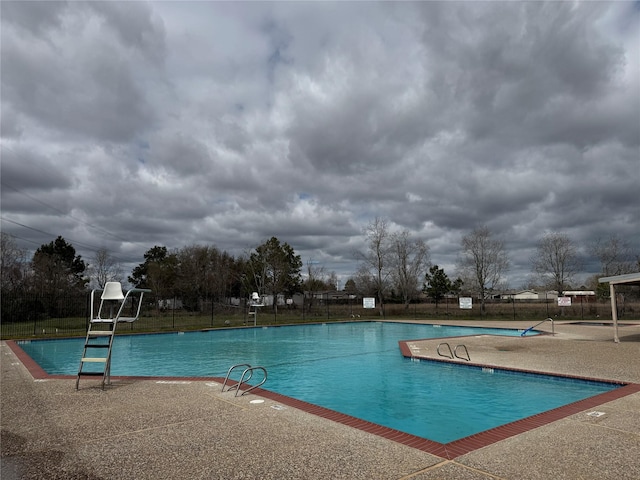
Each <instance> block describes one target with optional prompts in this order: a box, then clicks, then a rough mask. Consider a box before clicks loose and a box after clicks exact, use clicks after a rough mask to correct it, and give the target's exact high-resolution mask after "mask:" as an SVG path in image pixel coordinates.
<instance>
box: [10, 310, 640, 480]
mask: <svg viewBox="0 0 640 480" xmlns="http://www.w3.org/2000/svg"><path fill="white" fill-rule="evenodd" d="M429 323H436V322H429ZM441 323H443V324H447V325H473V326H485V327H486V326H496V327H506V328H518V329H524V328H527V327H529V326H531V322H462V321H443V322H441ZM636 323H640V322H636ZM538 329H539V330H543V331H547V332H550V331H551V325H550V324H543V325H540V327H539V328H538ZM555 332H556V334H555V335H554V336H551V335H548V336H537V337H525V338H521V337H489V336H473V337H463V338H455V339H450V342H449V343H450V344H451V347H452V348H454V347H455V345H457V344H464V345H465V346H466V347H467V349H468V351H469V355H470V357H471V361H472V362H473V363H477V364H480V365H485V366H493V367H507V368H516V369H522V370H528V371H540V372H548V373H557V374H563V375H569V376H578V377H587V378H597V379H605V380H613V381H619V382H626V383H631V384H640V325H637V324H636V325H630V326H621V327H620V330H619V335H620V340H621V341H620V343H619V344H615V343H614V342H613V329H612V328H611V327H606V326H586V325H575V324H568V323H564V322H557V323H556V325H555ZM406 340H411V341H410V342H408V343H409V344H411V345H410V346H411V353H412V354H413V355H415V356H419V357H423V358H427V359H437V358H439V359H441V358H442V357H440V356H439V355H438V354H437V351H436V350H437V345H438V344H439V343H441V342H443V341H447V340H445V339H435V340H420V339H406ZM1 349H2V355H1V356H0V359H1V360H0V366H1V376H0V402H1V403H0V406H1V409H0V413H1V417H0V425H1V428H2V430H1V433H2V436H1V438H0V447H1V450H0V451H1V454H2V470H1V472H0V473H1V475H0V477H1V478H2V479H3V480H7V479H23V478H24V479H40V478H41V479H58V478H59V479H93V480H97V479H111V478H118V479H120V478H121V479H136V480H138V479H146V478H148V479H197V478H203V479H204V478H207V479H305V480H307V479H308V480H312V479H397V480H400V479H415V480H429V479H456V480H466V479H469V480H484V479H496V478H497V479H518V480H519V479H545V480H546V479H557V478H563V479H614V478H615V479H637V478H640V392H637V393H631V394H629V395H627V396H624V397H622V398H618V399H615V400H612V401H607V402H605V403H602V404H598V405H595V406H590V407H589V408H588V409H585V410H583V411H578V412H576V413H573V414H571V415H569V416H566V417H564V418H560V419H558V420H555V421H551V422H550V423H545V424H543V425H541V426H538V427H537V428H533V429H530V430H528V431H526V432H524V433H520V434H516V435H513V436H509V437H507V438H504V439H499V440H497V441H494V442H492V443H489V444H487V445H486V446H484V447H482V448H477V449H474V450H472V451H469V453H465V454H462V455H460V456H456V457H453V458H451V459H448V458H443V457H442V456H439V455H434V454H431V453H427V452H425V451H423V450H420V449H417V448H413V447H410V446H407V445H404V444H402V443H399V442H398V441H393V440H390V439H388V438H383V437H382V436H380V435H379V434H375V432H374V433H371V432H369V431H363V430H361V429H359V428H353V427H352V426H349V425H347V424H343V423H339V422H336V421H333V420H331V419H328V418H323V417H322V416H318V415H314V414H311V413H309V412H307V411H305V410H303V409H299V408H295V407H292V406H290V405H286V404H283V402H280V401H278V399H277V397H274V396H270V395H254V394H250V395H246V396H243V397H234V396H233V392H225V393H221V391H220V383H219V382H218V381H212V380H180V379H162V380H158V379H132V378H122V379H120V378H114V379H113V384H112V385H111V386H110V387H107V388H106V389H105V391H102V390H101V389H100V388H99V381H97V380H96V379H91V378H89V379H83V380H82V381H81V383H80V390H79V391H77V392H76V391H75V379H70V378H63V379H55V378H52V377H44V378H37V377H38V375H36V376H34V375H33V374H32V371H30V370H29V369H28V368H27V366H29V365H28V363H29V362H28V361H27V360H25V359H24V358H23V357H21V356H18V355H16V353H15V352H14V350H12V349H11V348H10V347H9V345H8V344H7V343H6V342H2V344H1ZM399 351H400V348H399ZM455 361H458V362H464V361H462V360H455ZM464 363H467V362H464ZM25 365H26V366H25ZM265 388H268V382H267V384H265ZM366 393H367V392H363V395H366ZM255 400H263V402H262V403H252V401H255ZM594 412H597V413H594ZM590 413H591V414H592V415H589V414H590Z"/></svg>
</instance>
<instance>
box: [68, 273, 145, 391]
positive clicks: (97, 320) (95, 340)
mask: <svg viewBox="0 0 640 480" xmlns="http://www.w3.org/2000/svg"><path fill="white" fill-rule="evenodd" d="M100 292H101V295H100V305H99V307H98V312H97V314H95V315H94V306H95V295H96V293H100ZM149 292H151V290H148V289H146V288H133V289H131V290H129V291H128V292H127V293H126V295H125V294H124V293H122V285H121V284H120V282H107V283H106V284H105V286H104V289H94V290H92V291H91V316H90V318H89V327H88V328H87V336H86V338H85V341H84V349H83V350H82V358H81V359H80V366H79V367H78V376H77V378H76V390H78V385H79V383H80V377H81V376H101V377H102V389H103V390H104V385H105V382H106V383H107V384H110V383H111V350H112V349H113V339H114V337H115V333H116V326H117V325H118V323H121V322H125V323H131V322H135V321H136V320H137V319H138V317H139V316H140V309H141V308H142V298H143V297H144V294H145V293H149ZM137 294H139V296H138V299H137V302H138V305H137V307H132V311H134V312H135V315H134V316H130V317H127V316H124V315H123V313H124V309H125V306H126V305H128V304H129V299H131V302H133V301H134V300H133V297H134V296H136V295H137ZM107 307H108V308H107ZM107 309H108V310H109V312H108V313H106V310H107ZM114 311H116V312H117V313H116V314H115V316H114V314H113V312H114ZM100 349H102V350H106V351H107V353H106V355H105V356H103V357H100V356H93V355H92V356H87V351H91V352H93V351H96V350H100ZM95 364H102V366H103V367H102V369H101V370H99V371H96V370H83V368H84V367H86V366H87V365H95Z"/></svg>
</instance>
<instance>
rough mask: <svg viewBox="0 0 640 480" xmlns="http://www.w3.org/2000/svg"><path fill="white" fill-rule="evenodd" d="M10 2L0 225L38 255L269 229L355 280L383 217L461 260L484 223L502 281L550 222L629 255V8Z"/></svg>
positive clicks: (132, 254)
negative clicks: (66, 245) (462, 248)
mask: <svg viewBox="0 0 640 480" xmlns="http://www.w3.org/2000/svg"><path fill="white" fill-rule="evenodd" d="M0 8H1V10H2V11H1V13H2V16H1V17H2V30H1V36H2V38H1V40H2V42H1V48H2V52H1V53H2V58H1V61H2V70H1V76H2V103H1V114H2V129H1V134H2V139H3V144H2V183H3V188H2V216H3V219H5V218H6V219H7V220H4V221H3V223H2V229H3V231H7V232H9V233H14V234H15V235H17V236H18V237H19V238H20V239H21V241H24V242H26V243H25V245H26V246H27V247H28V248H36V247H37V246H39V244H42V243H45V242H49V241H51V240H52V238H55V236H57V235H62V236H64V237H65V238H66V239H67V240H68V241H71V242H72V243H74V245H76V247H77V248H78V249H79V250H80V251H81V252H82V253H83V255H84V256H85V257H90V256H91V254H92V253H91V252H92V248H93V247H98V246H102V245H105V246H108V248H109V249H110V250H112V251H113V252H114V254H115V255H117V256H118V255H119V258H121V259H122V260H123V261H125V262H127V263H128V264H136V263H139V262H140V261H142V254H143V253H144V252H145V251H146V250H148V249H149V248H151V247H152V246H154V245H165V246H167V247H168V248H179V247H182V246H186V245H189V244H193V243H213V244H215V245H216V246H218V247H219V248H222V249H225V250H227V251H229V252H231V253H233V254H241V253H243V252H244V251H246V250H248V249H250V248H252V247H255V246H257V245H258V244H259V243H261V242H262V241H264V240H266V239H268V238H269V237H271V236H277V237H278V238H280V239H281V240H282V241H286V242H288V243H289V244H291V245H292V246H293V247H294V249H295V250H296V251H297V252H298V253H300V254H301V255H302V257H303V258H304V259H309V258H314V260H319V261H321V262H323V263H324V264H325V266H326V267H327V268H328V269H329V270H334V269H335V270H336V271H337V272H338V273H339V274H340V275H341V276H342V278H343V280H346V278H347V277H348V276H349V275H350V274H352V273H353V272H355V270H356V268H357V265H356V261H355V259H354V257H353V252H354V250H357V249H362V248H364V247H363V245H364V243H363V236H362V229H363V227H365V226H366V225H367V223H368V222H370V221H371V220H372V219H373V218H374V217H375V216H381V217H386V218H389V219H390V221H391V222H392V226H393V228H396V229H408V230H409V231H411V232H412V233H413V234H414V235H415V236H416V237H419V238H422V239H424V240H426V241H427V242H428V244H429V246H430V248H431V257H432V260H433V262H434V263H438V264H439V265H441V266H445V268H451V269H452V268H453V265H454V264H455V260H456V257H457V254H458V252H459V245H460V239H461V237H462V236H463V235H464V234H466V233H468V232H469V231H470V230H471V229H472V228H474V227H477V226H479V225H488V226H489V228H490V229H491V231H492V232H494V233H495V234H496V235H497V236H500V237H501V238H503V239H504V240H505V243H506V246H507V248H508V249H509V250H510V254H511V260H512V269H511V271H510V274H509V280H510V282H511V283H512V286H514V287H518V286H520V285H521V284H522V282H524V281H525V279H526V277H527V275H528V273H529V265H528V259H529V257H530V255H531V253H532V251H533V250H532V249H533V248H534V245H535V242H536V241H537V239H539V238H540V237H541V236H542V235H543V234H544V233H546V232H548V231H561V232H564V233H567V234H568V235H570V237H571V238H573V239H574V240H575V241H576V242H579V243H580V245H581V246H583V247H586V246H587V245H588V244H590V243H592V242H594V241H595V240H596V239H598V238H605V237H607V236H608V235H610V234H611V233H618V234H619V235H620V236H621V237H623V238H624V239H625V240H626V241H628V242H629V243H630V244H632V246H633V248H634V250H635V251H636V252H640V243H638V242H639V241H640V240H639V238H640V235H638V233H639V232H638V225H640V200H639V199H638V194H637V191H638V184H639V183H640V116H639V115H638V111H640V75H639V74H638V72H639V71H640V70H639V68H640V52H639V48H640V47H639V45H640V34H639V33H638V32H640V28H639V27H640V9H638V8H637V3H632V2H610V3H607V2H597V3H593V2H578V3H575V2H549V3H546V2H513V3H506V4H505V3H499V4H498V3H486V2H463V3H459V2H422V3H395V2H394V3H385V2H382V3H349V2H346V3H345V2H341V3H330V2H317V3H315V2H312V3H279V2H276V3H267V2H263V3H257V4H254V3H252V4H247V3H243V2H236V3H233V2H223V3H220V2H135V3H129V2H126V3H125V2H59V3H58V2H55V3H54V2H14V1H9V2H2V3H1V4H0ZM12 222H13V223H12ZM48 234H50V236H48ZM587 264H588V265H589V267H588V268H589V269H587V270H585V272H584V276H585V277H586V276H587V275H589V274H591V273H595V272H594V271H592V269H593V266H594V263H593V262H588V263H587Z"/></svg>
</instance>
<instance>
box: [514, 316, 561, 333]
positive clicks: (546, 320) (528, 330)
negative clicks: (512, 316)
mask: <svg viewBox="0 0 640 480" xmlns="http://www.w3.org/2000/svg"><path fill="white" fill-rule="evenodd" d="M544 322H551V335H555V334H556V328H555V325H554V323H553V318H551V317H549V318H545V319H544V320H542V321H541V322H538V323H536V324H535V325H534V326H533V327H529V328H527V329H526V330H525V331H523V332H522V333H521V334H520V336H521V337H524V336H525V335H526V334H527V332H530V331H531V330H533V329H534V328H536V327H537V326H538V325H542V324H543V323H544Z"/></svg>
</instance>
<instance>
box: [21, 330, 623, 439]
mask: <svg viewBox="0 0 640 480" xmlns="http://www.w3.org/2000/svg"><path fill="white" fill-rule="evenodd" d="M479 334H493V335H512V336H519V335H520V332H518V331H516V330H505V329H484V328H480V329H479V328H469V327H445V326H443V327H439V326H434V325H417V324H403V323H385V322H358V323H331V324H322V325H320V324H318V325H301V326H288V327H270V328H249V329H230V330H212V331H206V332H186V333H179V334H175V333H173V334H149V335H127V336H118V337H117V338H116V339H115V342H114V349H113V357H112V367H111V372H112V375H114V376H115V375H125V376H183V377H211V376H216V377H224V376H225V375H226V373H227V370H228V369H229V367H230V366H231V365H234V364H238V363H248V364H251V365H254V366H263V367H265V368H266V369H267V371H268V374H269V378H268V381H267V383H266V384H265V385H264V386H263V388H266V389H268V390H271V391H274V392H277V393H280V394H283V395H286V396H289V397H292V398H296V399H299V400H303V401H306V402H309V403H312V404H315V405H320V406H323V407H326V408H329V409H332V410H335V411H338V412H341V413H345V414H348V415H352V416H354V417H357V418H361V419H363V420H367V421H370V422H373V423H376V424H379V425H384V426H387V427H390V428H395V429H397V430H401V431H403V432H406V433H410V434H413V435H417V436H419V437H423V438H427V439H430V440H433V441H436V442H441V443H448V442H451V441H453V440H457V439H460V438H463V437H466V436H469V435H472V434H474V433H478V432H481V431H484V430H487V429H490V428H494V427H497V426H499V425H503V424H505V423H509V422H512V421H515V420H519V419H522V418H525V417H528V416H531V415H535V414H537V413H541V412H544V411H546V410H550V409H552V408H556V407H559V406H562V405H565V404H567V403H572V402H575V401H578V400H582V399H584V398H588V397H591V396H593V395H596V394H599V393H603V392H606V391H609V390H612V389H614V388H617V387H618V385H614V384H608V383H604V382H589V381H579V380H575V379H567V378H559V377H552V376H546V375H534V374H522V373H514V372H509V371H503V370H498V369H494V370H490V369H482V368H478V367H471V366H464V365H459V364H457V365H452V364H444V363H440V362H430V361H421V362H416V361H411V360H410V359H406V358H403V357H402V356H401V354H400V351H399V347H398V341H400V340H412V339H424V338H442V337H452V336H463V335H479ZM523 341H524V340H523ZM449 343H451V341H449ZM455 343H456V344H457V343H458V342H455ZM460 343H464V342H463V340H461V341H460ZM83 344H84V339H78V338H76V339H63V340H34V341H27V342H21V343H20V346H21V347H22V348H23V349H24V350H25V351H26V352H27V353H28V354H29V355H30V356H31V357H32V358H33V359H34V360H35V361H36V362H37V363H38V364H39V365H40V366H41V367H42V368H43V369H44V370H45V371H46V372H47V373H49V374H68V375H75V374H76V373H77V370H78V364H79V361H80V356H81V353H82V347H83ZM471 353H472V355H473V352H471Z"/></svg>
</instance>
